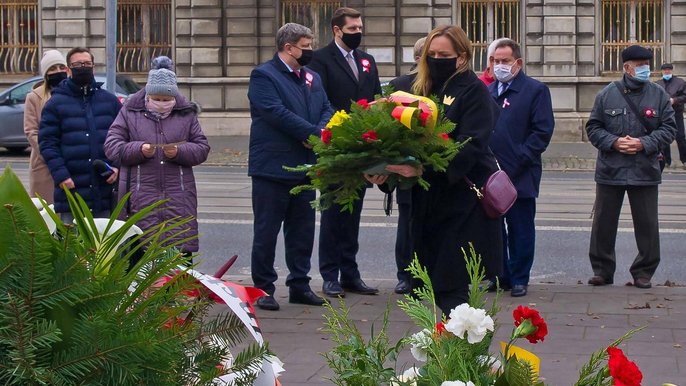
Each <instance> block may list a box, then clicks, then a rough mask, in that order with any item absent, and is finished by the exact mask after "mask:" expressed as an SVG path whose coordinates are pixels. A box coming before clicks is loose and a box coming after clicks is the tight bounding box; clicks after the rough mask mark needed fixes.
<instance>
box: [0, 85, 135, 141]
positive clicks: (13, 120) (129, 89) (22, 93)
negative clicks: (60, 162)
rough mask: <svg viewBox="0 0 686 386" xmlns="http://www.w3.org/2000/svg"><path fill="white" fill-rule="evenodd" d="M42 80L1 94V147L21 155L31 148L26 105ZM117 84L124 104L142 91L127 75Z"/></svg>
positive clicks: (15, 87) (117, 92) (117, 93)
mask: <svg viewBox="0 0 686 386" xmlns="http://www.w3.org/2000/svg"><path fill="white" fill-rule="evenodd" d="M42 79H43V78H42V77H41V76H34V77H32V78H29V79H26V80H24V81H22V82H20V83H17V84H15V85H14V86H11V87H9V88H8V89H7V90H5V91H3V92H2V93H0V146H1V147H4V148H6V149H7V150H9V151H10V152H13V153H20V152H22V151H24V149H26V148H27V147H28V146H29V141H28V140H27V139H26V135H24V104H25V103H26V95H27V94H28V93H29V91H31V90H32V89H33V86H34V85H35V84H36V83H38V82H40V81H41V80H42ZM95 80H96V81H97V82H102V83H103V84H104V83H105V75H104V74H97V75H96V76H95ZM116 82H117V89H116V95H117V97H118V98H119V101H120V102H122V103H124V101H125V100H126V99H127V98H128V97H129V95H131V94H134V93H135V92H136V91H138V90H140V89H141V86H140V85H139V84H138V83H136V82H135V81H134V80H133V79H131V77H130V76H127V75H117V79H116ZM103 88H104V85H103Z"/></svg>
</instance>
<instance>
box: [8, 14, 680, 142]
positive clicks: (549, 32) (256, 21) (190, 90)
mask: <svg viewBox="0 0 686 386" xmlns="http://www.w3.org/2000/svg"><path fill="white" fill-rule="evenodd" d="M458 2H459V0H348V1H347V2H346V4H347V5H348V6H350V7H353V8H357V9H359V10H360V11H362V13H363V17H364V19H363V20H364V24H365V35H364V38H363V41H362V44H363V45H362V47H361V48H362V49H365V50H366V51H367V52H369V53H371V54H372V55H374V57H375V58H376V60H377V63H378V65H379V70H380V73H381V76H382V80H390V79H392V78H393V77H395V76H397V75H399V74H403V73H405V72H407V70H408V69H409V68H410V66H411V65H412V63H413V61H414V58H413V54H412V48H413V46H414V43H415V41H416V40H417V39H418V38H420V37H422V36H425V34H426V33H427V32H429V31H430V30H431V29H432V28H433V27H434V26H436V25H439V24H451V23H455V22H457V9H458ZM106 3H107V1H106V0H88V1H83V0H42V1H41V5H42V9H41V17H42V20H41V25H40V26H41V34H42V40H41V49H42V50H45V49H49V48H57V49H59V50H61V51H63V52H64V53H66V52H67V51H68V50H69V49H70V48H72V47H74V46H87V47H89V48H91V49H92V50H93V53H94V55H95V58H96V65H97V66H98V67H99V68H100V69H101V70H102V69H104V64H105V63H104V61H105V48H104V47H105V11H106V9H105V5H106ZM522 3H523V5H522V7H521V9H522V15H521V23H522V35H523V36H522V41H521V43H522V46H523V53H524V59H525V63H526V65H525V70H526V72H527V73H528V74H529V75H531V76H533V77H535V78H537V79H539V80H541V81H543V82H545V83H546V84H547V85H548V86H549V87H550V90H551V93H552V96H553V107H554V109H555V116H556V129H555V135H554V138H553V140H555V141H580V140H583V139H584V136H583V125H584V123H585V119H586V118H587V116H588V113H589V111H590V109H591V107H592V104H593V101H594V98H595V94H596V93H597V92H598V91H599V90H600V89H601V88H602V87H604V86H605V85H606V84H607V83H609V82H610V81H611V80H613V79H615V78H616V75H615V76H602V74H601V72H600V63H599V62H598V60H597V58H599V57H600V41H598V40H597V36H599V35H600V28H601V27H600V15H601V12H600V8H599V7H598V6H597V5H596V3H599V2H598V1H594V0H528V1H523V2H522ZM173 4H174V5H173V7H174V11H173V14H174V15H173V17H174V24H173V29H174V30H173V33H174V35H175V36H176V40H175V42H174V46H173V48H174V54H173V55H174V60H175V61H176V65H177V72H178V75H179V83H180V86H181V87H180V88H181V90H182V92H183V93H184V94H185V95H188V96H190V97H191V98H192V99H193V100H195V101H197V102H199V103H200V104H201V105H202V106H203V109H204V111H203V113H202V115H201V121H202V123H203V126H204V128H205V130H206V132H207V133H208V134H210V135H218V134H222V135H230V134H247V133H248V130H249V125H250V117H249V112H248V107H249V106H248V100H247V96H246V94H247V90H248V79H249V76H250V72H251V70H252V69H253V68H254V67H255V66H256V65H257V64H259V63H262V62H264V61H266V60H268V59H270V58H271V57H272V55H273V54H274V50H275V42H274V36H275V34H276V30H277V28H278V27H279V24H280V20H279V18H280V15H279V12H280V11H279V0H174V1H173ZM664 11H665V14H667V15H669V16H668V17H666V18H665V28H666V30H668V31H670V33H667V34H666V36H665V38H666V42H665V43H666V46H667V47H668V48H667V49H666V51H665V52H666V53H665V55H666V58H667V60H670V61H672V62H673V63H674V65H675V72H676V74H677V75H680V74H686V0H671V1H668V2H667V1H666V2H665V8H664ZM655 75H658V73H657V71H656V72H655ZM21 78H22V77H19V78H17V77H3V79H2V81H0V82H2V83H4V84H11V83H13V82H14V81H16V80H19V79H21ZM136 78H137V80H139V81H141V82H143V83H144V82H145V78H146V74H141V75H140V76H137V77H136Z"/></svg>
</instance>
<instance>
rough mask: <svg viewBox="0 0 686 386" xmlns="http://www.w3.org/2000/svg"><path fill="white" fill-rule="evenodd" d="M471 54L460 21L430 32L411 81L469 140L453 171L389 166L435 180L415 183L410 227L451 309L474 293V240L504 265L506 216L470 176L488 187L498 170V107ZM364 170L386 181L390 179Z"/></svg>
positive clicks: (493, 266) (491, 269)
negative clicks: (494, 138) (468, 256)
mask: <svg viewBox="0 0 686 386" xmlns="http://www.w3.org/2000/svg"><path fill="white" fill-rule="evenodd" d="M471 57H472V46H471V42H470V41H469V39H468V38H467V35H466V34H465V32H464V31H463V30H462V29H461V28H460V27H457V26H439V27H436V28H435V29H434V30H432V31H431V32H430V33H429V35H428V36H427V39H426V43H425V45H424V49H423V51H422V56H421V58H420V59H419V62H418V66H417V73H416V74H414V80H413V81H412V90H411V91H412V92H413V93H414V94H417V95H423V96H430V95H435V96H437V98H438V101H439V102H440V103H442V107H443V109H444V111H445V116H446V117H447V118H448V119H450V120H451V121H452V122H454V123H455V124H456V126H457V127H456V129H455V130H453V131H452V132H451V133H450V137H452V138H453V139H454V140H455V141H457V142H463V141H467V142H466V143H465V145H464V147H463V148H462V149H461V150H460V152H459V153H458V154H457V156H456V157H455V158H453V159H452V161H450V164H449V166H448V169H447V171H446V172H445V173H441V172H436V171H434V170H432V169H427V170H422V169H421V168H416V167H414V166H412V165H389V166H387V167H386V170H387V171H388V172H391V173H397V174H399V175H401V176H403V177H415V176H418V175H422V176H423V178H424V179H425V180H426V181H427V182H429V183H430V188H429V190H424V189H422V188H421V187H419V186H414V187H413V188H412V218H411V220H410V221H411V232H412V235H413V239H414V240H413V242H414V248H415V252H416V253H417V256H418V258H419V261H420V262H421V263H422V265H425V266H426V267H427V269H428V272H429V277H430V278H431V281H432V284H433V287H434V290H435V292H436V303H437V305H438V306H439V307H440V308H441V310H443V313H445V314H446V315H447V314H448V313H449V312H450V310H452V309H453V308H455V307H456V306H457V305H459V304H462V303H465V302H467V300H468V283H469V276H468V274H467V269H466V264H465V260H464V255H463V252H462V250H463V249H465V250H467V251H468V250H469V244H470V243H472V244H473V245H474V248H475V249H476V251H477V252H478V253H480V254H481V256H482V259H483V262H482V264H483V265H484V267H485V268H486V270H487V276H490V275H491V274H495V273H497V272H499V271H500V269H501V267H500V265H501V264H502V263H501V262H502V232H501V229H500V222H499V220H498V219H491V218H489V217H488V216H487V215H486V213H485V212H484V210H483V209H482V207H481V205H480V204H479V201H478V198H477V196H476V194H475V192H474V191H472V190H470V188H469V185H468V183H467V182H466V181H465V177H467V178H468V179H469V180H471V181H473V182H474V183H475V184H476V185H477V186H482V185H483V184H484V182H485V181H486V180H487V179H488V177H489V176H490V175H491V174H492V173H494V172H495V171H496V170H497V164H496V162H495V158H494V156H493V154H492V153H491V151H490V150H489V147H488V141H489V138H490V136H491V132H492V131H493V127H494V126H495V122H496V119H497V116H498V109H497V106H496V105H495V103H494V102H493V98H491V96H490V95H489V94H488V90H487V89H486V87H485V86H484V85H483V83H482V82H481V81H480V80H479V79H478V78H477V76H476V74H474V72H473V71H471V70H470V68H469V67H470V62H471ZM408 91H409V90H408ZM422 173H423V174H422ZM365 177H366V178H367V180H369V181H370V182H372V183H375V184H379V185H382V184H384V183H385V182H386V179H387V178H388V177H387V176H385V175H374V176H370V175H366V176H365ZM382 189H383V187H382ZM415 285H416V284H415Z"/></svg>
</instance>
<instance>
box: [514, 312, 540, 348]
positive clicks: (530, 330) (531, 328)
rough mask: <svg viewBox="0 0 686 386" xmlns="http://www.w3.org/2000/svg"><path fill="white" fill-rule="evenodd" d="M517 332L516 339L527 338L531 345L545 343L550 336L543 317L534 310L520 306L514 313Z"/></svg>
mask: <svg viewBox="0 0 686 386" xmlns="http://www.w3.org/2000/svg"><path fill="white" fill-rule="evenodd" d="M512 317H513V318H514V324H515V327H517V329H516V330H515V333H514V335H515V336H514V337H516V338H520V337H525V338H526V339H528V340H529V342H531V343H537V342H538V341H541V342H543V339H544V338H545V336H546V335H548V325H547V324H546V323H545V320H543V318H541V315H540V314H539V313H538V311H536V310H535V309H533V308H529V307H524V306H519V307H517V308H516V309H515V310H514V311H513V312H512Z"/></svg>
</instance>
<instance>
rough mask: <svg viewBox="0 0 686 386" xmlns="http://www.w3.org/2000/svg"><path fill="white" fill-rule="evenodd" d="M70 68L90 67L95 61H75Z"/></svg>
mask: <svg viewBox="0 0 686 386" xmlns="http://www.w3.org/2000/svg"><path fill="white" fill-rule="evenodd" d="M69 67H70V68H81V67H86V68H90V67H93V62H74V63H72V64H70V65H69Z"/></svg>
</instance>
